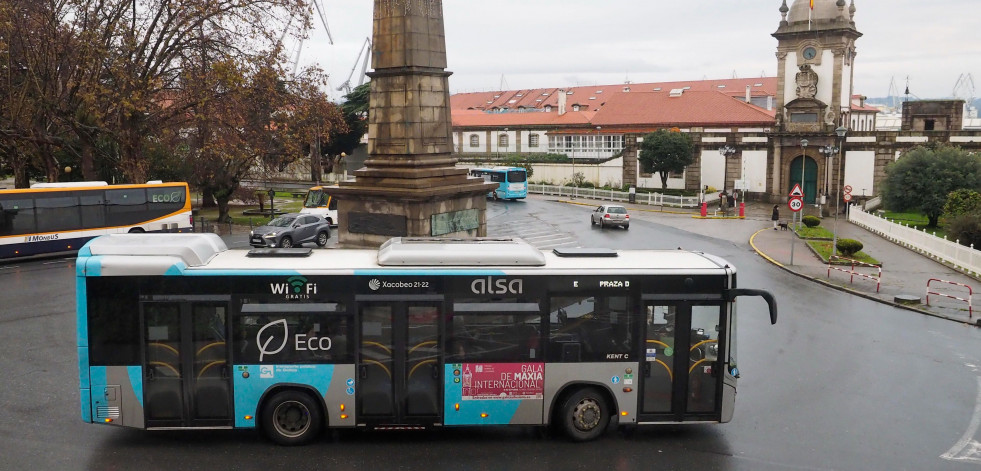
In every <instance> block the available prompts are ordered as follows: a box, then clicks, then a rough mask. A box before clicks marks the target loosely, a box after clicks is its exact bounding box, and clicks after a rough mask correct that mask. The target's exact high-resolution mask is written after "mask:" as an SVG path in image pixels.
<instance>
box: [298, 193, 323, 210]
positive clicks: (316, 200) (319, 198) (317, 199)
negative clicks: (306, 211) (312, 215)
mask: <svg viewBox="0 0 981 471" xmlns="http://www.w3.org/2000/svg"><path fill="white" fill-rule="evenodd" d="M323 205H324V190H310V191H308V192H307V200H306V201H304V202H303V207H304V208H318V207H320V206H323Z"/></svg>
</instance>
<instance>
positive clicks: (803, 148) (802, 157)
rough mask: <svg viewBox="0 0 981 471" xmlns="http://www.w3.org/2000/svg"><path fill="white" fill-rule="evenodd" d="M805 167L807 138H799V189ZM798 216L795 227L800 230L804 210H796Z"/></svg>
mask: <svg viewBox="0 0 981 471" xmlns="http://www.w3.org/2000/svg"><path fill="white" fill-rule="evenodd" d="M805 169H807V139H801V140H800V189H801V190H803V189H804V170H805ZM798 212H799V213H800V217H799V218H797V219H798V221H797V229H798V230H800V226H801V224H802V223H803V222H804V212H803V211H798Z"/></svg>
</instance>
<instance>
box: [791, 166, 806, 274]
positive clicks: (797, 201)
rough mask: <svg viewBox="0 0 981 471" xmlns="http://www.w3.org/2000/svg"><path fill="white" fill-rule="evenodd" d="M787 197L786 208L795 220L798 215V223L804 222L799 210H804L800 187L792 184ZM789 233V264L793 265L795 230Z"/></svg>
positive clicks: (798, 226)
mask: <svg viewBox="0 0 981 471" xmlns="http://www.w3.org/2000/svg"><path fill="white" fill-rule="evenodd" d="M788 196H790V199H789V200H787V207H789V208H790V210H791V211H793V212H794V217H795V219H796V216H797V214H798V213H800V221H801V222H802V223H803V221H804V213H801V212H800V210H801V209H804V192H803V191H802V190H801V189H800V185H798V184H794V189H793V190H790V195H788ZM797 228H798V229H800V225H799V224H798V225H797ZM789 232H790V264H791V265H793V264H794V245H795V242H796V238H795V237H794V236H795V233H796V230H791V231H789Z"/></svg>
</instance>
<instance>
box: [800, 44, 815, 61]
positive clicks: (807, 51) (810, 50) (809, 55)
mask: <svg viewBox="0 0 981 471" xmlns="http://www.w3.org/2000/svg"><path fill="white" fill-rule="evenodd" d="M803 55H804V59H807V60H811V59H813V58H814V57H815V56H817V49H814V47H813V46H807V47H805V48H804V51H803Z"/></svg>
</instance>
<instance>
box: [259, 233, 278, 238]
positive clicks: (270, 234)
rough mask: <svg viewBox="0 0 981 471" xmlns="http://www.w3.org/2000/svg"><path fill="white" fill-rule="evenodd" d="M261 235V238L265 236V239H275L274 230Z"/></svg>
mask: <svg viewBox="0 0 981 471" xmlns="http://www.w3.org/2000/svg"><path fill="white" fill-rule="evenodd" d="M262 237H263V238H266V239H275V238H276V233H275V232H270V233H268V234H266V235H264V236H262Z"/></svg>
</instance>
